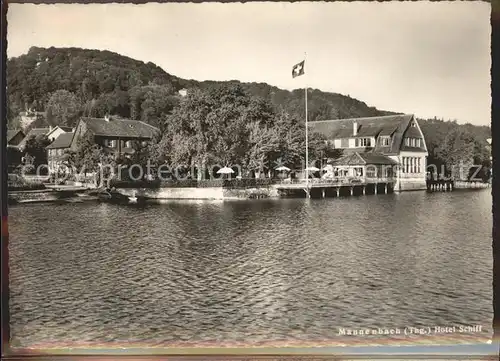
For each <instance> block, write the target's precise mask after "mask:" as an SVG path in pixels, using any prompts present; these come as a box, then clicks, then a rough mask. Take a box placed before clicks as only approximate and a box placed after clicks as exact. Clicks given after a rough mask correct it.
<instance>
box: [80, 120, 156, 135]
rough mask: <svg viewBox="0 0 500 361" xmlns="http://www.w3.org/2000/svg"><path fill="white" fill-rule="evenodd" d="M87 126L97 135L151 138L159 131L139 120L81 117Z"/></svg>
mask: <svg viewBox="0 0 500 361" xmlns="http://www.w3.org/2000/svg"><path fill="white" fill-rule="evenodd" d="M81 121H82V122H84V123H85V124H86V125H87V128H88V129H89V130H90V131H91V132H92V133H94V134H95V135H99V136H108V137H120V138H139V139H151V138H153V136H154V134H155V133H156V132H158V131H159V129H158V128H156V127H153V126H152V125H149V124H146V123H144V122H141V121H139V120H132V119H124V118H115V117H113V118H111V119H109V120H106V119H104V118H82V119H81Z"/></svg>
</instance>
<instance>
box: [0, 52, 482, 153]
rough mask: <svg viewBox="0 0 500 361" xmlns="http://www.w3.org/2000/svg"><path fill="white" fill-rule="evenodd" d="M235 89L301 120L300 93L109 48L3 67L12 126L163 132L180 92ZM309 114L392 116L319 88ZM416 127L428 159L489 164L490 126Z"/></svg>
mask: <svg viewBox="0 0 500 361" xmlns="http://www.w3.org/2000/svg"><path fill="white" fill-rule="evenodd" d="M235 84H238V85H239V87H240V88H242V89H243V90H244V91H245V92H246V93H247V94H249V95H251V96H255V97H259V98H261V99H263V100H264V101H265V102H266V103H267V104H269V106H270V107H271V108H272V109H270V111H272V112H274V113H282V112H286V113H287V114H288V115H289V116H290V117H292V118H295V119H299V120H300V119H303V118H304V111H305V110H304V90H303V89H302V90H301V89H298V90H294V91H288V90H283V89H279V88H277V87H274V86H271V85H268V84H265V83H240V82H239V81H228V82H217V81H203V82H199V81H196V80H186V79H181V78H178V77H176V76H174V75H171V74H169V73H167V72H166V71H164V70H163V69H161V68H160V67H159V66H157V65H155V64H153V63H151V62H148V63H144V62H142V61H138V60H135V59H132V58H129V57H125V56H122V55H119V54H116V53H113V52H110V51H100V50H87V49H80V48H54V47H51V48H48V49H45V48H38V47H32V48H31V49H30V50H29V51H28V53H27V54H25V55H21V56H19V57H16V58H11V59H9V60H8V62H7V89H8V101H7V106H8V124H9V127H10V128H17V127H19V124H20V123H19V113H20V112H21V111H24V110H26V109H32V110H35V111H40V112H45V117H42V118H40V120H39V121H38V123H34V124H32V126H44V125H45V126H47V125H58V124H63V125H74V124H75V122H76V121H77V119H78V118H79V117H80V116H82V115H84V116H95V117H102V116H104V115H105V114H113V115H119V116H122V117H126V118H132V119H141V120H143V121H145V122H148V123H150V124H152V125H155V126H157V127H159V128H160V129H162V130H163V129H166V123H168V122H171V121H172V118H171V117H170V115H171V114H172V113H173V112H174V109H176V107H178V105H179V101H180V98H181V96H180V95H179V90H181V89H185V88H186V89H190V88H200V89H201V90H207V89H212V88H214V87H220V86H221V85H235ZM308 111H309V120H311V121H313V120H323V119H336V118H354V117H368V116H377V115H387V114H394V113H393V112H389V111H383V110H378V109H376V108H375V107H370V106H368V105H367V104H365V103H364V102H362V101H360V100H357V99H354V98H351V97H350V96H345V95H342V94H337V93H329V92H323V91H320V90H317V89H312V90H310V93H309V96H308ZM417 116H418V114H417ZM464 120H465V121H466V119H464ZM419 123H420V125H421V128H422V130H423V132H424V135H425V137H426V142H427V146H428V148H429V153H430V157H429V158H430V160H436V159H437V160H438V159H439V158H442V157H445V156H444V155H443V152H448V153H447V154H448V156H450V155H449V154H451V153H450V152H451V149H452V148H453V147H455V148H457V147H460V146H461V145H463V144H467V146H466V148H467V149H468V150H467V153H470V151H471V149H472V148H474V157H475V158H477V159H481V160H483V159H486V158H488V159H489V155H488V154H487V152H486V151H485V149H487V144H486V139H487V138H490V137H491V131H490V127H488V126H474V125H471V124H458V123H456V122H450V121H444V120H442V119H437V118H434V119H427V120H423V119H421V120H419ZM457 142H458V143H457ZM462 143H463V144H462ZM446 144H447V145H446ZM444 148H447V149H448V150H443V149H444Z"/></svg>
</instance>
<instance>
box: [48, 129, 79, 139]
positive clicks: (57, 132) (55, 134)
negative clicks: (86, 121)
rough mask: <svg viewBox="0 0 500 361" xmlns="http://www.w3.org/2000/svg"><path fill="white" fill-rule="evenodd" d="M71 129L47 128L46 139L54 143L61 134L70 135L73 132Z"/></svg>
mask: <svg viewBox="0 0 500 361" xmlns="http://www.w3.org/2000/svg"><path fill="white" fill-rule="evenodd" d="M73 130H74V129H73V128H71V127H65V126H60V125H58V126H56V127H49V132H48V133H47V138H49V139H50V140H51V141H54V140H55V139H56V138H57V137H59V136H60V135H61V134H63V133H71V132H73Z"/></svg>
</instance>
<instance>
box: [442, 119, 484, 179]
mask: <svg viewBox="0 0 500 361" xmlns="http://www.w3.org/2000/svg"><path fill="white" fill-rule="evenodd" d="M475 146H476V144H475V140H474V137H473V136H472V135H471V134H470V133H467V132H465V131H464V130H462V129H459V128H457V129H455V130H453V131H451V132H450V133H448V134H447V135H446V137H445V138H444V141H443V143H442V145H441V146H440V147H439V148H438V151H437V155H438V156H439V157H440V158H441V159H442V160H443V161H444V164H445V166H446V169H447V171H448V172H453V174H455V175H457V174H458V173H457V172H460V171H461V172H462V173H463V174H464V175H463V174H460V175H459V177H464V176H466V175H467V174H468V172H469V168H470V167H471V166H472V165H473V163H474V148H475Z"/></svg>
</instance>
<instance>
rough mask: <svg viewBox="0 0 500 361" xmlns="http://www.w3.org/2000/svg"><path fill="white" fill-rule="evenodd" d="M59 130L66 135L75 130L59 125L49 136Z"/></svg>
mask: <svg viewBox="0 0 500 361" xmlns="http://www.w3.org/2000/svg"><path fill="white" fill-rule="evenodd" d="M58 128H59V129H61V130H62V131H63V132H66V133H71V132H72V131H73V128H71V127H66V126H64V125H63V126H60V125H58V126H55V127H54V128H53V129H52V130H51V131H49V133H48V134H51V133H53V132H55V131H56V129H58Z"/></svg>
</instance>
